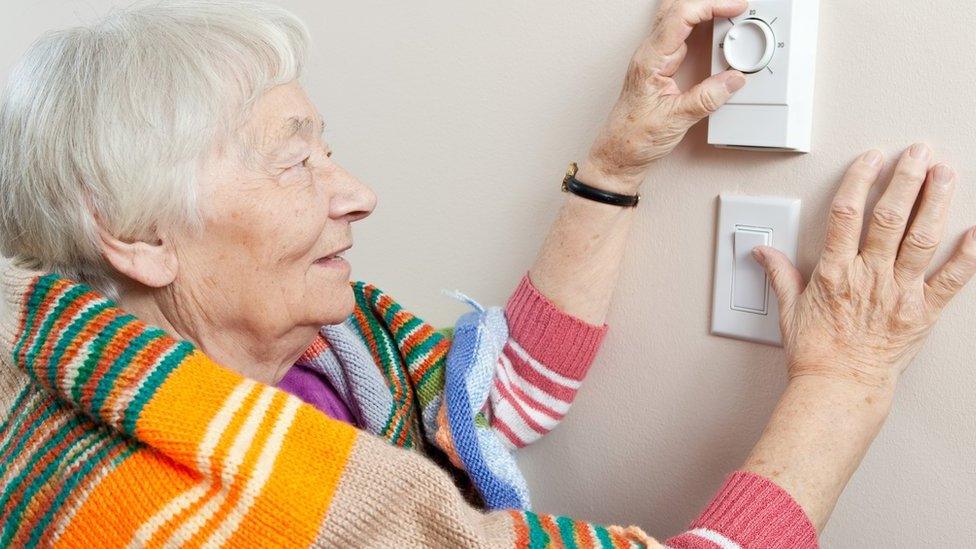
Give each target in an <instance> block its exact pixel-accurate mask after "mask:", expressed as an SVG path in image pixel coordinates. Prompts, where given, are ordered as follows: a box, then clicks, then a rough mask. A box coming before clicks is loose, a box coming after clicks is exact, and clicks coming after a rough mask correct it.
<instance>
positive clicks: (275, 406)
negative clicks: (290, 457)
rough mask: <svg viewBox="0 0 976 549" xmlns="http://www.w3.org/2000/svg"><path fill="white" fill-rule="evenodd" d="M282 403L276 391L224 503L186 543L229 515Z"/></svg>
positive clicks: (202, 537)
mask: <svg viewBox="0 0 976 549" xmlns="http://www.w3.org/2000/svg"><path fill="white" fill-rule="evenodd" d="M258 387H259V388H260V387H261V385H258ZM259 394H260V393H259ZM284 403H285V394H284V393H282V392H278V393H276V394H275V395H274V396H273V397H272V399H271V403H270V406H269V407H268V411H267V413H265V414H264V418H262V420H261V424H260V425H259V426H258V431H257V433H256V435H255V438H254V440H252V441H251V442H250V446H248V448H247V451H246V453H245V455H244V460H243V462H242V463H241V467H240V469H238V473H237V475H235V477H236V478H235V479H234V482H233V484H231V485H230V486H229V487H226V488H225V489H226V490H227V491H228V493H227V497H226V498H225V499H224V503H223V504H222V505H221V506H220V508H219V509H218V510H217V512H216V513H214V516H213V517H212V518H211V519H210V520H209V521H207V524H205V525H204V527H203V528H201V529H200V531H199V532H197V534H196V535H195V536H193V538H191V539H190V540H189V541H188V542H187V545H189V546H191V547H193V546H196V545H198V544H202V543H203V542H205V541H206V540H207V538H209V537H210V535H211V534H213V533H214V532H215V531H216V529H217V527H218V526H219V525H220V523H221V522H222V521H223V520H224V517H226V516H227V515H229V514H230V512H231V511H232V510H233V509H234V506H235V505H237V502H238V501H239V500H240V499H241V494H243V492H244V488H245V486H246V485H247V482H248V480H249V479H250V478H251V477H252V476H253V475H254V465H255V464H256V463H257V460H258V456H259V455H260V453H261V450H262V449H263V448H264V444H265V442H266V441H267V440H268V436H270V435H271V429H272V428H273V427H274V423H275V421H276V420H277V419H278V414H279V413H280V412H281V408H282V407H283V406H284ZM245 415H246V414H245Z"/></svg>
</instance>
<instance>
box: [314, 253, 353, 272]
mask: <svg viewBox="0 0 976 549" xmlns="http://www.w3.org/2000/svg"><path fill="white" fill-rule="evenodd" d="M315 264H316V265H319V266H322V267H327V268H330V269H347V270H348V269H351V268H352V266H351V265H350V264H349V262H348V261H346V258H344V257H342V256H331V257H320V258H319V259H316V260H315Z"/></svg>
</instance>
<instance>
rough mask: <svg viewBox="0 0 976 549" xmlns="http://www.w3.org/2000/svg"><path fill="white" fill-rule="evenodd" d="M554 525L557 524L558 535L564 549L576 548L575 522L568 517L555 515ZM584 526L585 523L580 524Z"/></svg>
mask: <svg viewBox="0 0 976 549" xmlns="http://www.w3.org/2000/svg"><path fill="white" fill-rule="evenodd" d="M555 519H556V525H557V526H559V536H560V537H561V538H562V540H563V544H564V545H565V546H566V549H577V547H579V546H578V545H577V544H576V523H575V522H574V521H573V519H571V518H569V517H555ZM581 528H586V525H585V524H584V525H581Z"/></svg>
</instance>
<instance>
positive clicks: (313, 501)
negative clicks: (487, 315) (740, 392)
mask: <svg viewBox="0 0 976 549" xmlns="http://www.w3.org/2000/svg"><path fill="white" fill-rule="evenodd" d="M3 286H4V294H5V295H4V300H3V301H4V302H5V303H6V307H7V309H8V314H5V315H3V318H4V320H3V322H2V323H0V360H2V363H3V364H2V368H3V370H2V376H0V409H2V410H3V416H2V417H0V419H2V424H0V524H2V531H0V546H3V547H6V546H18V547H19V546H38V545H41V546H49V545H60V546H66V547H78V546H93V547H102V546H112V547H118V546H133V547H138V546H146V545H152V546H156V545H164V544H188V545H194V546H196V545H207V546H232V547H242V546H243V547H250V546H254V547H269V546H289V547H291V546H323V547H325V546H335V547H353V546H370V547H390V546H404V547H409V546H435V547H468V546H471V547H477V546H483V547H512V546H516V547H543V546H547V545H550V544H551V545H558V546H562V545H566V546H605V547H615V546H655V545H657V544H656V542H654V540H652V539H651V538H649V537H647V536H646V535H644V534H643V532H641V531H640V530H639V529H637V528H633V527H631V528H628V529H624V528H619V527H603V526H599V525H595V524H590V523H586V522H580V521H574V520H571V519H568V518H566V517H556V516H549V515H539V514H536V513H533V512H530V511H527V510H524V509H508V510H499V511H493V512H485V511H484V510H482V509H477V508H475V507H472V506H470V505H469V504H468V503H466V502H465V500H464V499H463V498H462V496H461V495H460V494H459V492H458V491H457V489H456V488H455V486H454V483H453V481H452V479H451V477H450V476H449V475H448V473H447V472H445V471H444V470H442V469H441V468H439V467H438V466H436V465H435V464H434V463H433V462H432V461H430V460H429V459H427V458H426V457H424V456H423V455H422V453H421V451H422V450H423V448H422V447H423V446H424V445H423V444H421V443H420V441H421V440H422V438H423V437H421V436H418V435H417V433H422V432H423V430H424V426H423V421H422V418H421V419H417V418H418V416H421V415H422V410H421V411H420V412H418V408H420V409H422V408H424V406H423V405H418V404H417V401H418V399H417V397H416V393H417V391H418V387H422V383H420V384H418V381H420V380H421V378H423V376H424V375H426V374H428V373H429V371H430V369H431V368H438V367H441V368H444V367H445V365H446V368H445V369H447V370H450V363H451V362H452V357H451V353H452V349H453V348H454V345H453V343H454V342H453V341H450V339H449V338H448V337H447V335H448V334H443V333H441V334H438V333H437V332H435V331H434V330H433V329H432V328H429V327H428V326H427V325H425V324H423V323H422V322H421V321H419V319H416V322H417V323H418V325H417V326H415V327H414V330H413V331H415V332H416V330H418V329H419V330H421V332H417V333H423V334H425V335H423V336H417V337H416V338H415V340H414V341H413V342H412V343H413V346H412V347H410V348H407V349H404V348H400V347H398V348H397V350H396V351H395V352H394V353H393V354H394V355H397V356H399V357H400V359H401V364H403V368H402V369H401V370H400V371H399V372H390V373H387V372H385V371H384V374H385V377H386V378H387V379H390V380H391V383H392V378H393V377H398V376H399V377H400V385H399V386H398V388H396V389H394V390H393V391H392V392H393V394H395V395H396V396H397V397H398V399H395V400H397V401H398V404H397V405H396V406H395V407H394V409H391V414H390V417H389V418H388V419H389V421H388V422H387V424H386V425H385V427H384V429H385V430H384V431H383V432H379V433H377V434H375V435H374V434H370V433H368V432H366V431H363V430H357V429H355V428H353V427H352V426H350V425H348V424H345V423H342V422H339V421H335V420H332V419H330V418H328V417H327V416H325V415H324V414H322V413H321V412H319V411H318V410H316V409H314V408H313V407H311V406H309V405H307V404H304V403H303V402H302V401H301V400H300V399H298V398H296V397H293V396H291V395H289V394H287V393H285V392H283V391H280V390H278V389H275V388H273V387H269V386H267V385H263V384H261V383H258V382H255V381H253V380H250V379H246V378H244V377H242V376H241V375H239V374H237V373H236V372H234V371H231V370H229V369H227V368H224V367H222V366H220V365H218V364H216V363H214V362H213V361H211V360H210V359H209V358H208V357H207V356H206V355H204V354H203V353H202V352H200V351H199V350H198V349H196V348H195V347H194V346H193V345H192V344H190V343H189V342H187V341H181V340H176V339H173V338H171V337H170V336H168V335H167V334H166V333H164V332H163V331H162V330H160V329H158V328H154V327H151V326H147V325H146V324H144V323H142V322H140V321H139V320H138V319H136V318H134V317H132V316H131V315H128V314H126V313H125V312H124V311H122V310H120V309H119V308H118V307H116V306H115V305H114V304H113V303H112V302H110V301H108V300H106V299H104V298H102V297H101V296H99V295H98V294H97V293H95V292H93V291H91V290H90V289H89V288H87V287H85V286H84V285H80V284H76V283H74V282H71V281H69V280H66V279H63V278H60V277H58V276H55V275H44V274H42V273H33V272H28V271H24V270H21V269H18V268H10V269H9V270H8V271H7V272H6V273H5V275H4V280H3ZM370 288H371V287H369V286H367V285H361V284H360V285H358V288H357V287H356V286H354V289H356V290H357V303H359V302H360V297H363V298H365V299H367V300H368V299H369V298H368V296H367V294H370V292H372V294H371V295H373V296H374V297H376V298H377V299H376V304H378V305H380V306H379V307H378V308H377V307H374V306H373V305H370V306H369V307H362V306H357V314H363V315H366V316H367V317H368V318H367V319H368V320H369V321H370V322H373V323H376V327H378V328H381V330H379V331H380V332H384V333H386V335H387V338H386V339H385V340H384V341H386V342H387V344H389V342H390V341H392V342H393V344H394V345H396V343H397V339H396V338H395V337H393V336H392V335H390V334H396V333H398V332H399V330H398V326H397V324H398V321H397V318H400V322H410V321H413V320H415V317H413V316H412V315H409V314H408V313H405V312H404V314H399V315H398V311H399V306H398V305H396V304H395V302H393V301H392V300H389V302H388V303H387V304H386V305H385V306H383V305H382V303H381V302H382V301H383V295H382V293H381V292H379V291H378V290H375V288H373V289H370ZM387 299H388V298H387ZM394 309H397V310H394ZM391 311H392V312H391ZM460 326H461V325H460V324H459V327H460ZM399 328H400V329H402V328H403V326H399ZM370 333H373V332H370ZM377 333H378V332H377ZM469 333H470V332H469ZM374 335H375V334H374ZM366 339H367V340H368V339H369V338H368V337H367V338H366ZM400 341H401V343H405V341H406V340H404V339H401V340H400ZM424 342H430V345H429V348H427V351H430V350H431V349H435V348H436V349H440V351H439V352H440V353H442V359H441V360H440V362H441V366H437V362H438V360H433V361H427V364H428V366H427V370H428V371H427V372H419V371H416V370H411V367H412V366H413V367H417V365H419V364H423V363H425V361H424V360H420V361H411V360H405V359H406V358H407V357H408V356H411V354H410V352H411V351H414V355H423V354H428V355H429V354H431V353H429V352H425V351H418V349H423V348H425V347H424ZM377 348H379V347H377ZM466 348H468V349H471V348H477V345H475V346H474V347H471V346H468V347H466ZM391 350H392V349H391ZM313 351H314V350H313ZM405 351H406V352H405ZM312 354H314V352H313V353H312ZM393 362H396V361H395V360H394V361H393ZM461 363H462V364H467V365H468V366H470V365H472V364H475V363H476V362H475V361H467V360H461ZM377 366H379V367H380V368H381V369H383V368H385V364H384V363H383V361H382V360H380V361H378V362H377ZM445 377H446V378H449V377H450V373H449V372H448V374H447V375H445ZM447 385H449V382H448V381H446V382H444V384H443V385H442V387H444V386H447ZM441 390H443V389H441ZM421 392H422V389H421ZM438 393H439V391H438ZM447 396H448V400H450V399H451V398H452V397H451V395H450V394H448V395H447ZM470 402H471V401H469V403H470ZM428 404H429V403H428ZM443 408H444V409H447V410H448V412H450V408H452V406H451V405H447V406H445V407H443ZM469 411H470V410H469ZM476 416H477V414H476ZM401 418H402V425H401V426H400V427H399V428H398V427H397V425H398V422H400V421H401ZM475 419H476V418H475ZM489 423H490V420H489ZM449 432H450V431H449ZM450 434H452V435H453V434H454V433H452V432H451V433H450ZM435 438H436V437H435ZM408 441H412V442H413V443H412V444H409V443H408ZM411 446H412V447H413V448H411ZM418 450H421V451H418ZM461 465H462V467H463V466H464V465H465V463H464V462H463V460H462V463H461ZM743 516H745V517H746V518H745V519H743ZM771 525H772V526H771ZM693 526H696V528H695V529H693V530H691V531H690V532H687V533H685V534H683V535H682V536H679V537H677V538H674V539H673V540H672V541H671V542H669V543H670V544H672V545H673V546H675V547H710V545H703V543H716V542H714V540H716V539H717V540H719V541H722V540H726V541H727V540H735V541H733V543H740V544H741V545H743V546H744V545H748V543H743V542H748V541H750V540H752V541H756V542H763V543H764V544H763V545H762V546H764V547H766V546H769V547H774V546H778V547H800V546H813V545H815V538H814V537H813V534H812V533H811V532H812V530H811V529H810V528H809V523H808V522H806V521H805V518H804V517H803V515H802V511H800V510H799V508H798V507H796V505H795V503H793V502H792V500H790V498H789V496H788V495H786V494H785V493H784V492H782V491H781V490H778V489H777V488H776V487H775V486H774V485H772V484H771V483H769V482H768V481H765V480H764V479H761V478H758V477H754V476H750V475H746V474H742V473H739V474H736V475H733V476H732V477H730V479H729V482H728V483H727V484H726V486H725V487H724V488H723V490H722V492H720V494H719V496H718V497H717V498H716V500H715V501H714V502H713V504H712V505H711V506H710V507H709V509H708V510H707V511H706V513H705V514H703V515H702V518H700V519H699V520H698V521H696V525H693ZM715 536H718V537H715ZM708 540H713V541H708ZM766 542H768V543H766ZM722 543H724V541H722ZM720 546H729V545H720Z"/></svg>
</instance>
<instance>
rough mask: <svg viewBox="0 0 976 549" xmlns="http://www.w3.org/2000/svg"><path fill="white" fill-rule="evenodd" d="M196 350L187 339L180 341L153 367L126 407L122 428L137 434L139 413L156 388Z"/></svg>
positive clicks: (132, 434) (130, 434)
mask: <svg viewBox="0 0 976 549" xmlns="http://www.w3.org/2000/svg"><path fill="white" fill-rule="evenodd" d="M193 350H194V347H193V345H192V344H190V343H189V342H187V341H180V342H178V343H177V344H176V348H175V349H172V350H171V351H170V352H169V354H168V355H166V358H165V359H163V362H162V363H160V365H159V366H157V367H156V368H153V371H152V372H151V373H150V374H149V377H148V378H146V382H145V383H143V384H142V386H141V387H139V392H138V393H136V396H135V398H133V399H132V402H131V403H130V404H129V406H128V407H127V408H126V409H125V415H124V416H123V418H122V429H123V431H124V432H125V433H126V434H127V435H129V436H133V437H134V436H135V434H136V421H137V420H138V419H139V415H140V414H142V409H143V408H145V407H146V404H147V403H148V402H149V401H150V400H151V399H152V397H153V396H155V394H156V390H157V389H159V387H160V386H161V385H162V384H163V382H165V381H166V378H168V377H169V374H170V373H171V372H172V371H173V370H175V369H176V367H177V366H179V365H180V364H181V363H182V362H183V359H185V358H186V357H187V356H189V355H190V353H192V352H193Z"/></svg>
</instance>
